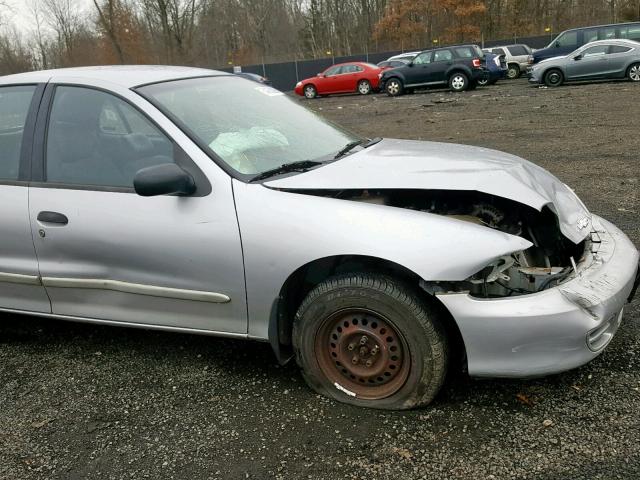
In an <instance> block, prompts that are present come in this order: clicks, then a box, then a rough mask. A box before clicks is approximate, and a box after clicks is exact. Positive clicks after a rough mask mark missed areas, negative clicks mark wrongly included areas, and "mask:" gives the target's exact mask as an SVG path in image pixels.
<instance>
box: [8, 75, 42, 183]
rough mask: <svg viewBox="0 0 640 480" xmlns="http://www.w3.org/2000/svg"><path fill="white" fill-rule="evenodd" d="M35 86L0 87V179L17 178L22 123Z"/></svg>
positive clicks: (22, 129) (25, 117) (22, 130)
mask: <svg viewBox="0 0 640 480" xmlns="http://www.w3.org/2000/svg"><path fill="white" fill-rule="evenodd" d="M35 90H36V87H35V86H31V85H29V86H19V87H0V180H17V179H18V173H19V170H20V152H21V150H22V148H21V147H22V134H23V132H24V124H25V121H26V119H27V113H28V112H29V106H30V105H31V99H32V98H33V93H34V92H35Z"/></svg>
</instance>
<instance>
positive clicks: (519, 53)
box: [484, 43, 533, 79]
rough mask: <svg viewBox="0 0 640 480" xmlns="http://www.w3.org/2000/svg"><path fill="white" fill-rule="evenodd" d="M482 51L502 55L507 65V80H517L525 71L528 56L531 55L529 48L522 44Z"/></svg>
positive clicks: (527, 64) (531, 51)
mask: <svg viewBox="0 0 640 480" xmlns="http://www.w3.org/2000/svg"><path fill="white" fill-rule="evenodd" d="M484 51H485V52H486V53H493V54H494V55H504V59H505V61H506V63H507V78H509V79H514V78H518V77H520V75H521V74H522V73H523V72H526V71H527V67H528V66H529V56H530V55H531V54H533V50H532V49H531V47H529V46H528V45H525V44H523V43H518V44H514V45H504V46H499V47H491V48H485V49H484Z"/></svg>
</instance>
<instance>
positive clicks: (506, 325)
mask: <svg viewBox="0 0 640 480" xmlns="http://www.w3.org/2000/svg"><path fill="white" fill-rule="evenodd" d="M593 230H594V232H593V233H592V239H593V241H592V242H589V250H590V251H588V252H585V256H584V258H583V259H582V260H581V261H580V263H579V264H578V265H577V268H576V272H575V273H574V274H573V275H572V276H571V277H570V278H569V279H568V280H566V281H565V282H563V283H562V284H560V285H558V286H556V287H553V288H549V289H547V290H544V291H541V292H538V293H533V294H529V295H521V296H517V297H505V298H499V299H495V298H493V299H485V298H476V297H472V296H471V295H469V294H468V293H440V294H437V297H438V298H439V299H440V301H442V303H443V304H444V305H445V306H446V307H447V309H448V310H449V312H450V313H451V315H452V316H453V318H454V319H455V321H456V323H457V324H458V327H459V329H460V333H461V334H462V338H463V340H464V344H465V348H466V353H467V361H468V369H469V374H470V375H471V376H478V377H532V376H542V375H547V374H551V373H558V372H562V371H565V370H569V369H572V368H575V367H578V366H580V365H584V364H585V363H587V362H589V361H590V360H592V359H594V358H595V357H596V356H598V354H600V353H601V352H602V351H603V350H604V348H605V347H606V345H607V344H608V343H609V341H610V340H611V338H613V335H614V334H615V332H616V330H617V329H618V326H619V325H620V322H621V320H622V310H623V307H624V305H625V303H626V302H627V301H630V300H631V296H632V292H634V290H635V288H637V282H638V276H637V275H638V257H639V256H638V250H636V248H635V246H634V245H633V243H631V241H630V240H629V239H628V238H627V236H626V235H625V234H624V233H622V232H621V231H620V230H619V229H618V228H616V227H615V226H614V225H613V224H611V223H609V222H607V221H606V220H604V219H602V218H599V217H597V216H595V215H594V216H593Z"/></svg>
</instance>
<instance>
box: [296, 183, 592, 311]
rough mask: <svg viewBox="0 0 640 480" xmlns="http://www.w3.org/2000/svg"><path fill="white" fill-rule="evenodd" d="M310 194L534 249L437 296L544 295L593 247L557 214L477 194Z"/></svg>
mask: <svg viewBox="0 0 640 480" xmlns="http://www.w3.org/2000/svg"><path fill="white" fill-rule="evenodd" d="M304 193H306V194H311V195H319V196H327V197H333V198H338V199H343V200H352V201H358V202H366V203H374V204H379V205H386V206H390V207H397V208H406V209H410V210H417V211H422V212H425V213H431V214H436V215H442V216H446V217H449V218H452V219H455V220H460V221H464V222H470V223H474V224H477V225H482V226H485V227H487V228H491V229H495V230H499V231H501V232H505V233H508V234H510V235H516V236H519V237H521V238H524V239H526V240H528V241H530V242H531V243H532V244H533V245H532V246H531V247H530V248H528V249H526V250H524V251H520V252H516V253H513V254H511V255H508V256H504V257H501V258H499V259H497V260H496V261H494V262H493V263H491V264H490V265H487V266H486V267H485V268H483V269H482V270H481V271H479V272H477V273H476V274H475V275H473V276H472V277H470V278H468V279H467V280H466V281H463V282H436V283H430V285H429V286H427V285H423V288H426V289H427V290H432V291H433V293H435V292H443V291H449V292H451V291H467V292H469V293H470V294H471V295H473V296H477V297H483V298H494V297H508V296H516V295H524V294H530V293H535V292H539V291H542V290H545V289H547V288H550V287H553V286H555V285H558V284H560V283H562V282H563V281H564V280H566V279H568V278H569V277H570V276H571V274H572V273H574V272H575V269H576V264H578V263H580V261H581V259H582V258H583V256H584V254H585V252H586V251H587V250H588V249H587V250H585V248H586V247H587V246H586V244H585V241H582V242H580V243H579V244H575V243H573V242H572V241H571V240H569V239H567V238H566V237H565V236H564V235H563V234H562V232H561V231H560V226H559V222H558V218H557V216H556V215H555V213H553V212H552V211H551V209H549V208H547V207H544V208H543V209H542V211H538V210H536V209H534V208H532V207H529V206H527V205H524V204H521V203H518V202H515V201H513V200H509V199H505V198H502V197H497V196H495V195H490V194H486V193H482V192H477V191H451V190H318V191H309V190H306V191H305V192H304Z"/></svg>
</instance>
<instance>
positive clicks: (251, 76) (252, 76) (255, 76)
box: [236, 72, 271, 85]
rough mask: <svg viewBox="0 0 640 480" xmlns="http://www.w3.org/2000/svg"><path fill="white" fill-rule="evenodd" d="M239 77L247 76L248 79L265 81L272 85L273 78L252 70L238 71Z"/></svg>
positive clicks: (259, 81)
mask: <svg viewBox="0 0 640 480" xmlns="http://www.w3.org/2000/svg"><path fill="white" fill-rule="evenodd" d="M236 75H238V76H239V77H243V78H246V79H247V80H253V81H254V82H258V83H263V84H265V85H271V80H269V79H268V78H266V77H263V76H262V75H258V74H257V73H250V72H238V73H236Z"/></svg>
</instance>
